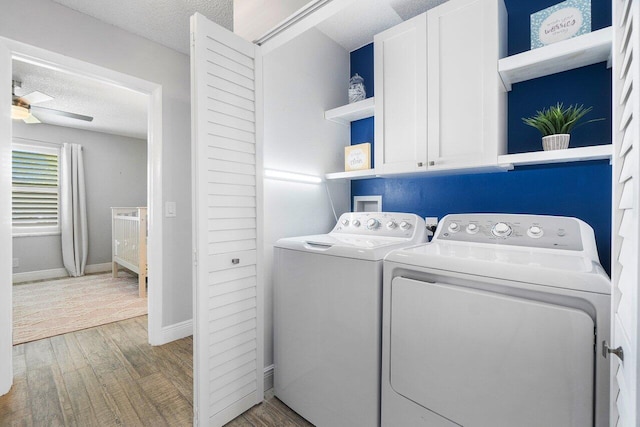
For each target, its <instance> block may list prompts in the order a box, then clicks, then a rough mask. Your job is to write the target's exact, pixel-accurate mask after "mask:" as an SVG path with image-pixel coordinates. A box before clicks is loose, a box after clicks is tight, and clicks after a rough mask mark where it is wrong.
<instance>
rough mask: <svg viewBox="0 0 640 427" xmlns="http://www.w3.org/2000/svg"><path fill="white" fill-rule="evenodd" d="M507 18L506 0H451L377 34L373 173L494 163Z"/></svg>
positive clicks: (500, 132)
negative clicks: (500, 72)
mask: <svg viewBox="0 0 640 427" xmlns="http://www.w3.org/2000/svg"><path fill="white" fill-rule="evenodd" d="M506 24H507V13H506V9H505V6H504V3H503V2H502V0H489V1H485V0H450V1H449V2H447V3H444V4H442V5H440V6H438V7H436V8H434V9H431V10H429V11H428V12H427V13H426V14H423V15H420V16H417V17H415V18H413V19H411V20H409V21H406V22H404V23H402V24H400V25H397V26H395V27H393V28H391V29H389V30H387V31H384V32H382V33H380V34H378V35H377V36H376V37H375V38H374V52H375V60H374V61H375V90H376V106H375V113H376V114H375V116H376V138H375V160H376V164H375V169H376V173H378V174H396V173H406V172H418V171H428V170H443V169H458V168H474V167H486V166H496V165H497V158H498V155H500V154H503V153H504V152H505V151H506V121H505V117H506V90H505V88H504V85H503V84H502V82H501V80H500V77H499V75H498V71H497V63H498V59H499V58H500V57H501V56H504V55H505V54H506Z"/></svg>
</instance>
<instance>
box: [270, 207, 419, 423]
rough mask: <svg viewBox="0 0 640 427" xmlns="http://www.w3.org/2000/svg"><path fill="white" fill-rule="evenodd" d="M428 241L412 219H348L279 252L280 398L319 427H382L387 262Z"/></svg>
mask: <svg viewBox="0 0 640 427" xmlns="http://www.w3.org/2000/svg"><path fill="white" fill-rule="evenodd" d="M425 241H426V230H425V223H424V220H423V219H422V218H420V217H418V216H417V215H414V214H407V213H380V212H357V213H346V214H343V215H342V216H341V217H340V219H339V221H338V223H337V224H336V226H335V227H334V229H333V230H332V231H331V232H330V233H329V234H322V235H315V236H303V237H294V238H287V239H281V240H279V241H278V242H277V243H276V245H275V251H274V362H275V369H274V388H275V395H276V396H277V397H278V398H279V399H280V400H282V401H283V402H284V403H286V404H287V405H288V406H289V407H291V408H292V409H293V410H294V411H296V412H297V413H299V414H300V415H302V416H303V417H304V418H306V419H307V420H309V421H310V422H311V423H313V424H315V425H316V426H319V427H322V426H331V427H337V426H349V427H352V426H374V427H375V426H378V425H380V355H381V328H382V262H383V261H382V260H383V258H384V256H385V255H386V254H387V253H388V252H389V251H391V250H393V249H398V248H401V247H405V246H412V245H416V244H419V243H423V242H425Z"/></svg>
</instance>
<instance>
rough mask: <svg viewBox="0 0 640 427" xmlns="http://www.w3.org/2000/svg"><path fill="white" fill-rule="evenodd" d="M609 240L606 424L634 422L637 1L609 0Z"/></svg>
mask: <svg viewBox="0 0 640 427" xmlns="http://www.w3.org/2000/svg"><path fill="white" fill-rule="evenodd" d="M612 16H613V33H614V39H613V54H612V56H613V144H614V146H613V148H614V150H613V153H614V154H613V197H614V200H613V245H612V251H613V254H612V259H613V260H614V262H613V266H612V283H613V293H612V310H611V312H612V316H613V319H612V322H611V324H612V343H611V344H610V347H613V348H616V347H618V346H620V347H622V349H623V351H624V362H622V363H621V362H620V359H618V358H617V357H615V356H612V357H611V417H610V418H611V422H610V425H611V426H637V425H638V423H639V422H640V419H639V418H638V404H639V402H640V395H639V393H638V392H639V390H638V373H639V372H640V371H639V369H638V368H639V366H638V341H639V337H638V334H639V333H640V328H639V319H638V306H639V299H638V298H639V293H638V285H639V278H640V274H639V270H638V263H639V261H640V258H639V255H638V252H639V251H638V249H639V241H640V239H639V230H640V227H639V226H640V186H639V184H640V162H639V161H638V157H639V155H640V139H639V134H640V93H639V92H638V89H639V85H640V64H639V62H638V55H639V54H640V32H639V31H638V25H639V24H640V20H639V18H640V2H639V1H637V0H613V15H612Z"/></svg>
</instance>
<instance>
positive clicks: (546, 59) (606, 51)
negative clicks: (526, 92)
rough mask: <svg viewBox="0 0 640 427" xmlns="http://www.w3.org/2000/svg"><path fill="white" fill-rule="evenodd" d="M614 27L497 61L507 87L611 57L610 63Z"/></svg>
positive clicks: (509, 88)
mask: <svg viewBox="0 0 640 427" xmlns="http://www.w3.org/2000/svg"><path fill="white" fill-rule="evenodd" d="M612 37H613V32H612V30H611V27H607V28H603V29H601V30H597V31H594V32H591V33H588V34H583V35H581V36H578V37H574V38H572V39H568V40H563V41H561V42H557V43H553V44H550V45H547V46H544V47H541V48H538V49H533V50H529V51H527V52H523V53H519V54H517V55H512V56H509V57H506V58H503V59H501V60H500V61H498V72H499V73H500V76H501V77H502V81H503V82H504V85H505V87H506V88H507V90H511V85H512V84H514V83H519V82H523V81H526V80H531V79H535V78H538V77H543V76H548V75H551V74H555V73H561V72H563V71H568V70H573V69H574V68H580V67H585V66H587V65H592V64H597V63H598V62H603V61H608V62H609V65H611V46H612Z"/></svg>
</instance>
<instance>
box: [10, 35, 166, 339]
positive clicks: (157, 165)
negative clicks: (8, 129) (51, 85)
mask: <svg viewBox="0 0 640 427" xmlns="http://www.w3.org/2000/svg"><path fill="white" fill-rule="evenodd" d="M0 44H3V45H6V46H7V47H8V48H9V51H10V52H11V55H12V58H13V59H14V60H15V59H18V60H20V61H24V62H28V63H34V64H37V65H39V66H43V67H46V68H50V69H54V70H57V71H62V72H65V73H68V74H72V75H76V76H81V77H86V78H91V79H94V80H98V81H100V82H102V83H106V84H111V85H114V86H117V87H124V88H126V89H129V90H132V91H136V92H140V93H143V94H146V95H148V96H149V103H148V108H149V111H148V115H147V116H148V129H147V132H148V136H147V141H148V144H147V146H148V153H147V158H148V163H147V185H148V192H147V194H148V196H147V197H148V202H147V206H148V208H149V223H148V227H149V245H148V247H149V249H148V255H147V257H148V263H147V265H148V268H149V284H150V286H149V295H148V298H149V328H148V330H149V343H150V344H151V345H159V344H161V343H162V342H163V333H162V293H163V270H162V266H163V265H164V263H163V239H162V203H163V201H162V86H161V85H160V84H158V83H153V82H150V81H147V80H144V79H141V78H138V77H134V76H131V75H128V74H124V73H121V72H119V71H114V70H111V69H108V68H104V67H101V66H99V65H95V64H91V63H89V62H85V61H83V60H79V59H75V58H71V57H68V56H64V55H61V54H58V53H55V52H51V51H48V50H46V49H42V48H38V47H35V46H31V45H28V44H25V43H21V42H17V41H15V40H11V39H7V38H5V37H0ZM7 84H8V83H7ZM9 258H11V257H9ZM4 326H5V325H0V327H4Z"/></svg>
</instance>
